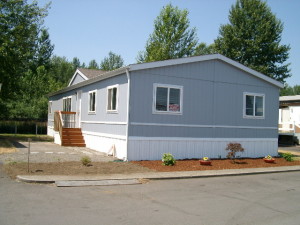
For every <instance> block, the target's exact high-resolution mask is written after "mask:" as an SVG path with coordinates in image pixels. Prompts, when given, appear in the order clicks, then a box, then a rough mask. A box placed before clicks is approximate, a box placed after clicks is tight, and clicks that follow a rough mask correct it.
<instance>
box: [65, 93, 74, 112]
mask: <svg viewBox="0 0 300 225" xmlns="http://www.w3.org/2000/svg"><path fill="white" fill-rule="evenodd" d="M66 99H71V100H70V111H69V112H72V96H68V97H64V98H63V111H64V100H66Z"/></svg>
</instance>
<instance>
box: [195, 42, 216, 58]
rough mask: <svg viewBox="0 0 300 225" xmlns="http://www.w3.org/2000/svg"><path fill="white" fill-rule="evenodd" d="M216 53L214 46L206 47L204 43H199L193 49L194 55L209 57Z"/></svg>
mask: <svg viewBox="0 0 300 225" xmlns="http://www.w3.org/2000/svg"><path fill="white" fill-rule="evenodd" d="M214 53H216V50H215V45H214V44H211V45H207V44H206V43H204V42H201V43H200V44H199V45H198V46H197V47H196V49H195V53H194V55H209V54H214Z"/></svg>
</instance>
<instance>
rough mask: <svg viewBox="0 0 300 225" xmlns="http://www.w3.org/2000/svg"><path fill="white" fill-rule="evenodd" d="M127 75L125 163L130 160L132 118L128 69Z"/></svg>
mask: <svg viewBox="0 0 300 225" xmlns="http://www.w3.org/2000/svg"><path fill="white" fill-rule="evenodd" d="M126 75H127V81H128V86H127V118H126V121H127V122H126V157H125V158H124V161H127V160H128V157H127V156H128V147H129V142H128V138H129V118H130V74H129V70H128V68H126Z"/></svg>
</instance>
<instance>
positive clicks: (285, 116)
mask: <svg viewBox="0 0 300 225" xmlns="http://www.w3.org/2000/svg"><path fill="white" fill-rule="evenodd" d="M290 120H291V116H290V109H289V108H288V107H287V108H283V109H282V112H281V122H282V128H283V129H284V130H289V129H290V123H291V121H290Z"/></svg>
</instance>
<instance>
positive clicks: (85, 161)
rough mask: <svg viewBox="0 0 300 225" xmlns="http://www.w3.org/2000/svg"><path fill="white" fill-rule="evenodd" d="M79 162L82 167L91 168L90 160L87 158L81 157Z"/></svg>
mask: <svg viewBox="0 0 300 225" xmlns="http://www.w3.org/2000/svg"><path fill="white" fill-rule="evenodd" d="M80 161H81V163H82V165H84V166H91V163H92V160H91V158H90V157H88V156H83V157H82V158H81V160H80Z"/></svg>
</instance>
